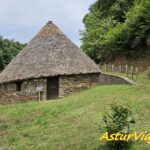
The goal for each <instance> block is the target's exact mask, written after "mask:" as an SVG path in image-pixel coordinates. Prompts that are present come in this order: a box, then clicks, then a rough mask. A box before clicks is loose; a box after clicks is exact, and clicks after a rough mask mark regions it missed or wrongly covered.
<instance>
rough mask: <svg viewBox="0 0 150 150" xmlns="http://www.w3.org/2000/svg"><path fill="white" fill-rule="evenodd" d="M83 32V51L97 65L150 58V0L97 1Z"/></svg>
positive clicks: (87, 17)
mask: <svg viewBox="0 0 150 150" xmlns="http://www.w3.org/2000/svg"><path fill="white" fill-rule="evenodd" d="M83 22H84V24H85V30H84V31H81V37H82V38H81V40H82V42H83V44H82V46H81V48H82V49H83V50H84V51H85V52H86V53H87V54H88V55H89V56H90V57H91V58H92V59H94V60H95V61H96V62H97V63H99V62H109V61H111V60H113V59H115V57H117V56H126V57H130V58H135V57H140V56H142V55H147V54H148V55H149V51H150V48H149V45H150V0H97V1H96V2H95V3H94V4H92V5H91V6H90V8H89V13H88V14H86V15H85V17H84V19H83Z"/></svg>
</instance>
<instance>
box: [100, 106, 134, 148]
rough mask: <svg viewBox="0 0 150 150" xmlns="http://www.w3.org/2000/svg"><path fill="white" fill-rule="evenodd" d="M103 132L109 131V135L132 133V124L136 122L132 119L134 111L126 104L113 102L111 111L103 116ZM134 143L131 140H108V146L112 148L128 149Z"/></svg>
mask: <svg viewBox="0 0 150 150" xmlns="http://www.w3.org/2000/svg"><path fill="white" fill-rule="evenodd" d="M103 121H104V126H103V127H102V131H103V132H108V136H110V135H111V134H114V133H118V132H120V133H121V134H128V133H131V130H130V124H131V123H135V122H134V120H133V119H132V112H131V110H130V109H129V107H127V106H125V105H121V104H119V105H116V104H111V111H110V113H109V114H107V115H106V116H104V117H103ZM131 145H132V143H131V141H107V143H106V146H107V147H108V149H111V150H113V149H114V150H120V149H128V148H130V147H131Z"/></svg>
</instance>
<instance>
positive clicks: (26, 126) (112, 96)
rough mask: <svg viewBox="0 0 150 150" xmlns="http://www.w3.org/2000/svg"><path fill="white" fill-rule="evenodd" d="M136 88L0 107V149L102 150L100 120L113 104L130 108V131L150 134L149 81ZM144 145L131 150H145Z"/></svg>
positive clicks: (121, 87) (143, 79)
mask: <svg viewBox="0 0 150 150" xmlns="http://www.w3.org/2000/svg"><path fill="white" fill-rule="evenodd" d="M138 82H139V84H138V85H136V86H135V85H134V86H131V85H112V86H111V85H110V86H97V87H95V88H91V89H89V90H85V91H83V92H81V93H78V94H74V95H72V96H70V97H67V98H64V99H60V100H55V101H43V102H31V103H26V104H13V105H5V106H3V105H1V106H0V149H11V150H14V149H15V150H33V149H34V150H60V149H61V150H66V149H67V150H68V149H69V150H83V149H86V150H92V149H93V150H95V149H100V150H101V149H105V147H104V142H100V141H99V140H98V139H99V137H100V135H101V134H102V133H100V132H99V128H100V127H101V126H102V124H103V122H102V117H103V115H104V114H105V113H106V112H108V111H109V104H111V103H112V102H116V103H120V102H124V103H127V104H129V105H130V107H131V109H132V112H133V114H134V117H135V121H136V124H135V125H133V126H132V130H133V131H137V132H141V131H143V130H144V131H145V130H147V131H150V126H149V124H150V118H149V114H150V79H147V77H146V76H142V77H140V79H139V81H138ZM149 147H150V145H149V144H147V143H146V142H142V141H138V142H135V144H134V145H133V148H132V149H136V150H141V149H142V150H146V149H149Z"/></svg>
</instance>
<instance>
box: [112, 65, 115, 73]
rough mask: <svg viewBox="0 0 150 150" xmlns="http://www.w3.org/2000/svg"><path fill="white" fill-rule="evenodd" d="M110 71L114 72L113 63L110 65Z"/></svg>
mask: <svg viewBox="0 0 150 150" xmlns="http://www.w3.org/2000/svg"><path fill="white" fill-rule="evenodd" d="M111 72H112V73H113V72H114V65H112V66H111Z"/></svg>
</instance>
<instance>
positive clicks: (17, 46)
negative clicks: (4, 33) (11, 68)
mask: <svg viewBox="0 0 150 150" xmlns="http://www.w3.org/2000/svg"><path fill="white" fill-rule="evenodd" d="M24 46H25V44H21V43H19V42H15V41H14V40H8V39H3V38H2V37H1V36H0V71H2V70H3V69H4V68H5V66H6V65H7V64H8V63H9V62H10V61H11V60H12V58H14V57H15V56H16V55H17V54H18V52H19V51H20V50H21V49H22V48H23V47H24Z"/></svg>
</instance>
